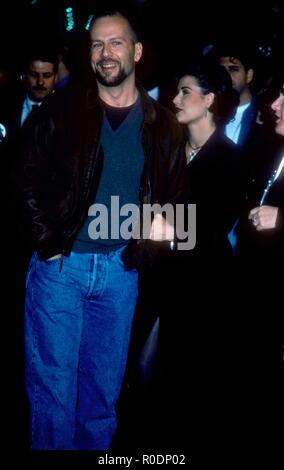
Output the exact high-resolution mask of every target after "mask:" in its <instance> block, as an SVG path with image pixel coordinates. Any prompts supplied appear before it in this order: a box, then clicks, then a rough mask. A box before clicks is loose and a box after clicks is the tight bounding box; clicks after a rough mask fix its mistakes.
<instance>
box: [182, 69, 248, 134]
mask: <svg viewBox="0 0 284 470" xmlns="http://www.w3.org/2000/svg"><path fill="white" fill-rule="evenodd" d="M184 76H191V77H194V78H195V80H196V81H197V84H198V86H199V87H200V88H201V90H202V93H203V94H204V95H207V94H208V93H214V95H215V99H214V101H213V103H212V105H211V106H210V108H209V111H210V112H211V113H212V114H213V118H214V121H215V122H216V124H217V125H218V126H224V125H225V124H226V123H227V122H229V121H230V120H231V119H232V118H233V117H234V115H235V112H236V109H237V107H238V105H239V94H238V92H237V91H236V90H234V88H233V85H232V79H231V77H230V74H229V73H228V72H227V70H226V69H225V67H223V66H222V65H219V64H212V63H207V62H199V63H194V64H189V65H188V66H186V67H184V68H183V70H182V71H181V73H180V77H181V78H182V77H184Z"/></svg>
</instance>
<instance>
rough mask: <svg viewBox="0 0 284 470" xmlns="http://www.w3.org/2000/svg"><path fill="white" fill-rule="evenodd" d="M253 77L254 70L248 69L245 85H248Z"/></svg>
mask: <svg viewBox="0 0 284 470" xmlns="http://www.w3.org/2000/svg"><path fill="white" fill-rule="evenodd" d="M253 75H254V70H253V69H248V71H247V84H249V83H250V82H251V81H252V79H253Z"/></svg>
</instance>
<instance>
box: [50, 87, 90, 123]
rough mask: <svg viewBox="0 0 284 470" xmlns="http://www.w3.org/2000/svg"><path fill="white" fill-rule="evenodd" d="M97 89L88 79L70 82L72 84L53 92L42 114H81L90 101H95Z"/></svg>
mask: <svg viewBox="0 0 284 470" xmlns="http://www.w3.org/2000/svg"><path fill="white" fill-rule="evenodd" d="M96 98H97V90H96V88H95V87H94V86H93V84H92V83H91V82H90V81H89V80H88V81H83V82H79V83H70V85H68V86H66V87H64V88H62V89H59V90H56V91H54V92H53V93H51V94H50V95H49V96H48V97H47V98H46V99H45V100H44V103H43V104H42V106H41V115H42V116H43V115H50V116H53V117H59V116H61V117H64V116H66V117H68V116H70V115H74V113H75V114H79V113H80V112H81V110H82V109H86V108H87V107H88V106H89V104H90V103H93V102H95V100H96Z"/></svg>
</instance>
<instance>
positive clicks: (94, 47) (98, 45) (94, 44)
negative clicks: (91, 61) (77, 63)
mask: <svg viewBox="0 0 284 470" xmlns="http://www.w3.org/2000/svg"><path fill="white" fill-rule="evenodd" d="M101 47H102V45H101V44H100V43H99V42H95V43H93V44H92V49H100V48H101Z"/></svg>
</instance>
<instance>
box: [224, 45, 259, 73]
mask: <svg viewBox="0 0 284 470" xmlns="http://www.w3.org/2000/svg"><path fill="white" fill-rule="evenodd" d="M215 53H216V56H217V58H218V59H220V58H221V57H229V58H230V59H231V60H234V59H237V60H239V61H240V62H241V64H242V65H243V66H244V69H245V71H246V72H247V71H248V70H250V69H255V67H256V54H255V51H254V50H253V48H252V46H250V45H249V44H247V45H246V46H243V45H242V44H238V43H237V44H235V43H230V42H228V41H224V42H223V43H222V44H217V46H216V49H215Z"/></svg>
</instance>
